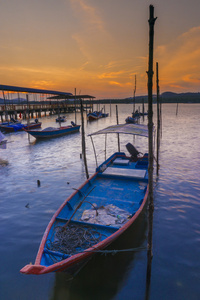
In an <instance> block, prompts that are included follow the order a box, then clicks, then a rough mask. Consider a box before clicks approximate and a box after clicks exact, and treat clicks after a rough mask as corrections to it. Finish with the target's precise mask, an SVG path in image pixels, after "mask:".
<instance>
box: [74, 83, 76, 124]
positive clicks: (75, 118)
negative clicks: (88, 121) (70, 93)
mask: <svg viewBox="0 0 200 300" xmlns="http://www.w3.org/2000/svg"><path fill="white" fill-rule="evenodd" d="M74 109H75V124H76V88H75V105H74Z"/></svg>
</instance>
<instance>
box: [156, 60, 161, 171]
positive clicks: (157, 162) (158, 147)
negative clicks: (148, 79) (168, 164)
mask: <svg viewBox="0 0 200 300" xmlns="http://www.w3.org/2000/svg"><path fill="white" fill-rule="evenodd" d="M156 83H157V84H156V85H157V151H156V152H157V161H156V165H157V168H156V173H157V176H158V173H159V149H160V108H159V106H160V101H159V97H160V88H159V76H158V63H156Z"/></svg>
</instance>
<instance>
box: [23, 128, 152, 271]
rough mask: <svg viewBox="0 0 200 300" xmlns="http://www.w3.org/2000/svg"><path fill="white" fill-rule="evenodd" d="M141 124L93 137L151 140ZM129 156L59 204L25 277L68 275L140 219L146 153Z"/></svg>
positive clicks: (120, 156)
mask: <svg viewBox="0 0 200 300" xmlns="http://www.w3.org/2000/svg"><path fill="white" fill-rule="evenodd" d="M120 126H121V127H120ZM138 126H139V125H137V126H136V125H135V124H128V125H126V124H125V125H123V126H122V125H116V126H110V127H108V128H106V129H104V130H100V131H98V132H96V133H93V134H92V135H96V134H106V135H107V134H108V133H126V134H127V133H129V134H137V135H143V136H147V133H148V130H147V128H146V127H142V128H141V127H138ZM134 127H135V130H134ZM136 127H137V128H136ZM92 135H91V136H92ZM127 149H128V148H127ZM133 150H134V147H133ZM131 154H132V156H126V155H125V153H123V152H116V153H114V154H113V155H112V156H111V157H109V158H108V159H106V160H105V161H104V162H103V163H102V164H101V165H100V166H99V167H97V169H96V172H95V173H94V174H93V175H92V176H91V177H90V178H89V179H88V180H86V181H85V183H84V184H82V185H81V186H80V187H79V188H78V189H77V190H76V191H74V193H73V194H72V195H71V196H70V197H69V198H68V199H67V200H66V201H65V202H64V203H63V204H62V205H61V207H60V208H59V209H58V210H57V212H56V213H55V214H54V216H53V217H52V219H51V221H50V223H49V224H48V226H47V228H46V231H45V233H44V236H43V238H42V241H41V244H40V247H39V250H38V254H37V257H36V260H35V263H34V264H28V265H26V266H25V267H23V268H22V269H21V270H20V272H21V273H24V274H36V275H39V274H45V273H49V272H62V271H65V272H70V270H71V269H73V268H75V267H76V266H79V265H80V264H83V263H84V262H85V261H87V260H88V259H89V258H91V256H92V255H94V253H96V252H98V251H101V250H102V249H104V248H105V247H107V246H108V245H109V244H111V243H112V242H113V241H114V240H116V239H117V238H118V237H119V236H120V235H122V234H123V232H125V231H126V230H127V229H128V228H129V227H130V226H131V225H132V224H133V223H134V222H135V221H136V219H137V218H138V216H139V215H140V214H141V212H142V211H143V209H144V207H145V204H146V201H147V196H148V154H145V155H143V156H141V157H140V158H139V157H138V152H137V151H136V153H135V150H134V151H133V153H131Z"/></svg>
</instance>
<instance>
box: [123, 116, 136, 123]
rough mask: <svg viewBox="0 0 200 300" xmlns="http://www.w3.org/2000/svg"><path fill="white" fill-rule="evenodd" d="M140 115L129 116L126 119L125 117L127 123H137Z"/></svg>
mask: <svg viewBox="0 0 200 300" xmlns="http://www.w3.org/2000/svg"><path fill="white" fill-rule="evenodd" d="M138 119H139V118H138V117H134V118H133V117H127V118H126V119H125V122H126V124H135V123H137V122H138Z"/></svg>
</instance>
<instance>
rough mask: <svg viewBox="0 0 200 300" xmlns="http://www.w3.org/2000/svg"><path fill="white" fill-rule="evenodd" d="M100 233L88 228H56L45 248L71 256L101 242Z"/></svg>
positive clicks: (70, 225)
mask: <svg viewBox="0 0 200 300" xmlns="http://www.w3.org/2000/svg"><path fill="white" fill-rule="evenodd" d="M101 236H102V235H101V233H99V232H98V231H96V230H94V229H93V228H91V227H89V226H83V225H78V224H68V226H67V227H66V228H64V227H63V226H56V227H55V228H54V231H53V234H52V236H51V238H50V239H49V240H48V241H47V248H48V249H49V250H51V251H57V252H61V253H63V254H67V255H73V254H76V253H79V252H82V251H83V250H85V249H87V248H90V247H92V246H93V245H95V244H97V243H98V242H99V241H100V240H101Z"/></svg>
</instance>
